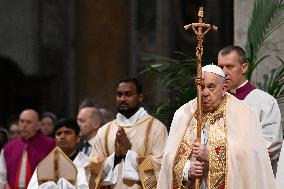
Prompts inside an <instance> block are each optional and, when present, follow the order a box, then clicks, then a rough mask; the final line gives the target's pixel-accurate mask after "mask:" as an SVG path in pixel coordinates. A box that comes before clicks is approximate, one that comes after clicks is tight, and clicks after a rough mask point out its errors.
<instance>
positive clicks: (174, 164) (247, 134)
mask: <svg viewBox="0 0 284 189" xmlns="http://www.w3.org/2000/svg"><path fill="white" fill-rule="evenodd" d="M225 96H226V101H223V103H225V104H224V106H223V108H221V109H219V110H220V111H218V110H217V111H216V112H212V114H208V115H203V121H204V123H205V124H203V126H205V127H206V128H207V130H208V142H207V148H208V152H209V162H210V163H209V167H208V172H206V173H207V174H206V175H205V176H204V177H205V178H204V180H205V182H206V185H205V184H204V183H205V182H202V185H201V188H202V189H207V188H227V189H248V188H257V189H275V188H276V187H275V181H274V178H273V174H272V169H271V164H270V161H269V157H268V152H267V149H266V146H265V142H264V139H263V136H262V131H261V129H260V126H259V122H258V119H257V117H256V115H255V114H254V112H253V111H252V110H251V109H250V108H249V107H248V106H247V105H245V104H244V103H242V102H240V101H239V100H238V99H236V98H235V97H234V96H232V95H230V94H228V93H226V95H225ZM223 110H224V111H223ZM195 111H196V99H194V100H192V101H189V102H188V103H186V104H184V105H183V106H182V107H180V108H179V109H178V110H177V111H176V113H175V115H174V118H173V121H172V125H171V128H170V133H169V137H168V141H167V144H166V147H165V151H164V157H163V162H162V166H161V171H160V174H159V180H158V186H157V188H159V189H173V188H176V189H180V188H184V185H185V183H182V179H183V176H182V175H183V174H182V171H183V168H184V163H185V161H186V160H187V159H188V157H190V154H191V150H192V143H193V142H194V141H195V137H196V128H195V125H196V119H195V117H194V114H195ZM218 112H219V113H220V112H223V113H220V114H219V113H218ZM178 154H179V155H178ZM181 154H182V155H181ZM215 173H216V174H215ZM183 184H184V185H183Z"/></svg>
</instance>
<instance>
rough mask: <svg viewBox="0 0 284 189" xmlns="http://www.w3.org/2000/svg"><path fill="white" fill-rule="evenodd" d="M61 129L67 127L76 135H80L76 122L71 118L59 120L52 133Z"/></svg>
mask: <svg viewBox="0 0 284 189" xmlns="http://www.w3.org/2000/svg"><path fill="white" fill-rule="evenodd" d="M62 127H67V128H69V129H73V130H74V132H75V133H76V135H78V134H79V133H80V127H79V126H78V124H77V121H75V120H74V119H71V118H61V119H59V120H58V121H57V123H56V125H55V127H54V133H56V131H57V130H58V129H60V128H62Z"/></svg>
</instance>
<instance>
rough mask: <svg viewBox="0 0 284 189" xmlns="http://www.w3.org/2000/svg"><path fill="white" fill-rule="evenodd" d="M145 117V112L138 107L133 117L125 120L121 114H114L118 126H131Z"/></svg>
mask: <svg viewBox="0 0 284 189" xmlns="http://www.w3.org/2000/svg"><path fill="white" fill-rule="evenodd" d="M147 115H148V113H147V111H146V110H145V109H144V108H142V107H140V108H139V110H138V111H137V112H136V113H135V114H134V115H133V116H131V117H130V118H129V119H127V118H126V117H125V116H124V115H122V114H121V113H117V114H116V122H117V124H118V125H119V126H133V125H135V124H136V123H137V122H138V121H139V120H140V119H142V118H144V117H145V116H147Z"/></svg>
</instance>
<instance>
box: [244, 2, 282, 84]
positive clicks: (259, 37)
mask: <svg viewBox="0 0 284 189" xmlns="http://www.w3.org/2000/svg"><path fill="white" fill-rule="evenodd" d="M283 12H284V4H283V0H256V1H255V3H254V9H253V12H252V16H251V20H250V25H249V28H248V33H247V42H246V45H245V49H246V52H247V55H248V62H249V71H248V75H247V76H248V79H249V80H250V79H251V76H252V73H253V70H254V69H255V68H256V67H257V65H258V64H259V63H260V62H262V61H263V60H264V59H265V58H263V57H266V56H267V54H265V50H263V46H264V43H265V42H266V40H268V38H269V37H270V36H271V35H272V34H273V33H274V32H275V31H276V30H277V29H279V28H280V27H281V26H282V25H283V24H284V14H283ZM264 49H265V48H264ZM260 52H261V53H260ZM260 54H261V55H263V56H262V57H259V55H260Z"/></svg>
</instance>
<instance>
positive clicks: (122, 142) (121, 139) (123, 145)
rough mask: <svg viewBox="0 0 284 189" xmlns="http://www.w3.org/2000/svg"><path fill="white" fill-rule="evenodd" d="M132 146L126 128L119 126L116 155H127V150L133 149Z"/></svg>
mask: <svg viewBox="0 0 284 189" xmlns="http://www.w3.org/2000/svg"><path fill="white" fill-rule="evenodd" d="M131 146H132V145H131V143H130V141H129V139H128V138H127V135H126V133H125V130H124V129H123V128H122V127H119V128H118V130H117V132H116V138H115V156H116V157H125V155H126V153H127V151H128V150H130V149H131Z"/></svg>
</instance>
